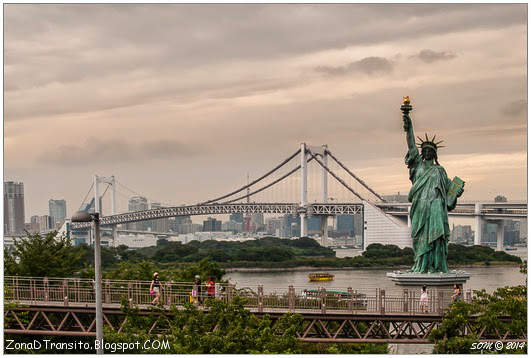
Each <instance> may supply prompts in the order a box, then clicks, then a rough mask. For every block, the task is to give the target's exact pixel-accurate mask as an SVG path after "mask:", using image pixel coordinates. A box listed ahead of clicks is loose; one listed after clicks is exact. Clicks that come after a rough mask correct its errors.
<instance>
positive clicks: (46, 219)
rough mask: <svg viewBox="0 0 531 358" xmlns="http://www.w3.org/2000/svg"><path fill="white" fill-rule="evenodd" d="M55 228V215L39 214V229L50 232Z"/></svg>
mask: <svg viewBox="0 0 531 358" xmlns="http://www.w3.org/2000/svg"><path fill="white" fill-rule="evenodd" d="M54 229H55V223H54V221H53V217H51V216H50V215H42V216H39V231H40V232H43V233H45V232H50V231H51V230H54Z"/></svg>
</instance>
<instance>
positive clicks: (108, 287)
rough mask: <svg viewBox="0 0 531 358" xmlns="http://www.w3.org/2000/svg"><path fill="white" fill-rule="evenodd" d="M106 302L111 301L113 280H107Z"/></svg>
mask: <svg viewBox="0 0 531 358" xmlns="http://www.w3.org/2000/svg"><path fill="white" fill-rule="evenodd" d="M105 303H111V282H110V281H109V280H108V279H107V280H105Z"/></svg>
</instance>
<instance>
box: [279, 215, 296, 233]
mask: <svg viewBox="0 0 531 358" xmlns="http://www.w3.org/2000/svg"><path fill="white" fill-rule="evenodd" d="M299 234H300V219H299V216H298V215H291V214H286V215H284V217H283V223H282V232H281V235H282V237H293V236H299Z"/></svg>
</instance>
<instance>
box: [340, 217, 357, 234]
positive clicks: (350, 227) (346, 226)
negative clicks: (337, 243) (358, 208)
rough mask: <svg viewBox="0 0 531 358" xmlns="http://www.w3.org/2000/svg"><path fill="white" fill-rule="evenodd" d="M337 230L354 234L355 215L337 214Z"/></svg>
mask: <svg viewBox="0 0 531 358" xmlns="http://www.w3.org/2000/svg"><path fill="white" fill-rule="evenodd" d="M336 231H337V232H338V234H343V235H347V236H354V216H353V215H337V217H336Z"/></svg>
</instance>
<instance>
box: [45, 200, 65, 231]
mask: <svg viewBox="0 0 531 358" xmlns="http://www.w3.org/2000/svg"><path fill="white" fill-rule="evenodd" d="M48 215H50V216H51V217H52V218H53V222H54V225H56V224H57V223H62V222H63V221H64V220H65V218H66V201H65V200H64V199H58V200H55V199H50V200H48Z"/></svg>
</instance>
